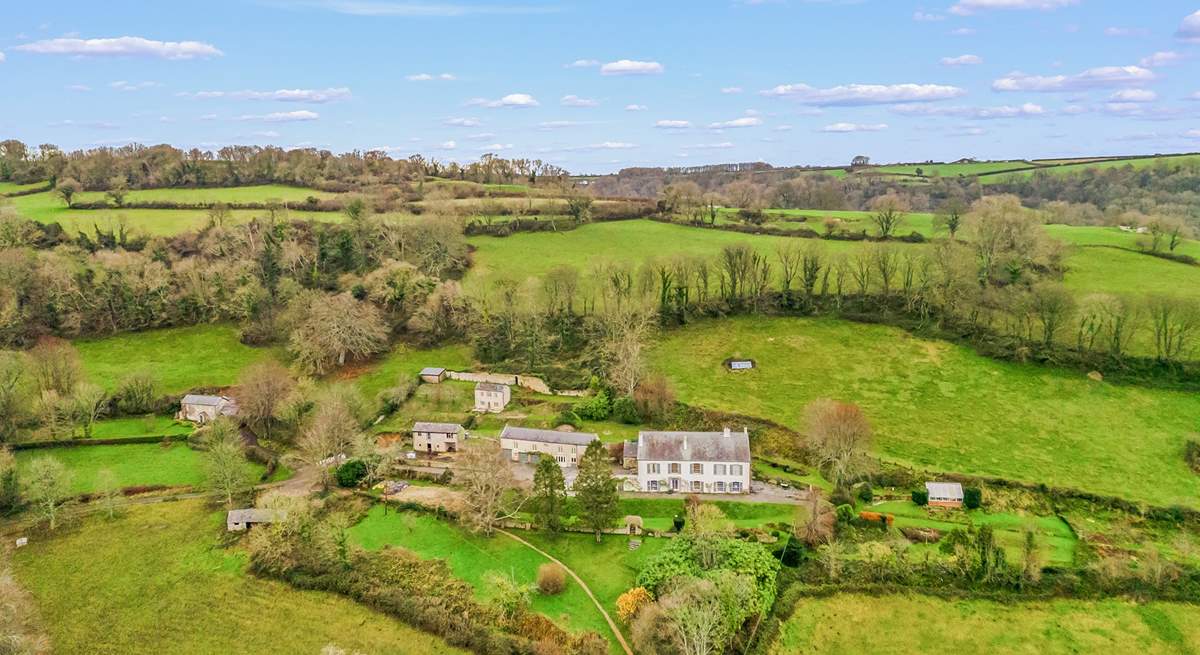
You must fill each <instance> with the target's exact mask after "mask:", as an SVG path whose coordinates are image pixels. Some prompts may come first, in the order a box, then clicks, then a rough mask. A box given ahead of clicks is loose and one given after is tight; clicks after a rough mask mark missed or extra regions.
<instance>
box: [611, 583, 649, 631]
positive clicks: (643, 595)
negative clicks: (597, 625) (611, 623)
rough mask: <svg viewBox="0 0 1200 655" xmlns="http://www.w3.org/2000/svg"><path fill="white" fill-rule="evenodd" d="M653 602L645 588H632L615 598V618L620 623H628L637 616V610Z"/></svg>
mask: <svg viewBox="0 0 1200 655" xmlns="http://www.w3.org/2000/svg"><path fill="white" fill-rule="evenodd" d="M652 602H654V598H653V597H652V596H650V592H649V591H646V588H645V587H634V588H633V589H630V590H629V591H626V592H625V593H623V594H621V595H620V596H617V616H618V617H619V618H620V619H621V621H623V622H625V623H629V622H630V621H632V620H633V617H635V616H637V613H638V610H640V609H642V608H643V607H645V606H646V605H649V604H650V603H652Z"/></svg>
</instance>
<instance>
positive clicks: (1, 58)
mask: <svg viewBox="0 0 1200 655" xmlns="http://www.w3.org/2000/svg"><path fill="white" fill-rule="evenodd" d="M4 60H5V57H4V53H3V52H0V64H3V63H4Z"/></svg>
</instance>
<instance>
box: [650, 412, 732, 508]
mask: <svg viewBox="0 0 1200 655" xmlns="http://www.w3.org/2000/svg"><path fill="white" fill-rule="evenodd" d="M637 472H638V488H639V489H640V490H641V491H678V492H680V493H706V494H740V493H749V492H750V433H749V432H748V431H747V430H745V429H743V430H742V431H741V432H733V431H731V430H730V429H729V428H725V430H724V431H723V432H639V433H638V446H637Z"/></svg>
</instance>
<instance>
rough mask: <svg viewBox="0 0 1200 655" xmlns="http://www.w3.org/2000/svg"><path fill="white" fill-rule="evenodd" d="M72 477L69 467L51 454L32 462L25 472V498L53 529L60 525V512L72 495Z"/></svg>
mask: <svg viewBox="0 0 1200 655" xmlns="http://www.w3.org/2000/svg"><path fill="white" fill-rule="evenodd" d="M71 478H72V476H71V472H70V471H69V470H67V467H66V466H63V463H62V462H60V461H58V460H57V459H55V458H54V457H51V456H49V455H44V456H42V457H38V458H37V459H35V460H33V461H32V462H30V464H29V470H28V472H27V473H26V474H25V499H26V500H27V501H29V504H30V506H31V507H32V508H33V511H34V512H36V513H37V515H38V517H39V518H41V519H43V520H45V521H46V522H47V523H49V525H50V529H51V530H53V529H55V528H57V527H58V516H59V512H60V511H61V510H62V506H63V504H64V503H66V501H67V500H68V499H69V498H70V497H71Z"/></svg>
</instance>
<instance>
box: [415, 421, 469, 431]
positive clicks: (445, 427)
mask: <svg viewBox="0 0 1200 655" xmlns="http://www.w3.org/2000/svg"><path fill="white" fill-rule="evenodd" d="M461 429H463V427H462V426H461V425H459V424H457V423H428V422H425V421H417V422H416V423H413V426H412V431H413V432H436V433H438V434H458V431H459V430H461Z"/></svg>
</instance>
